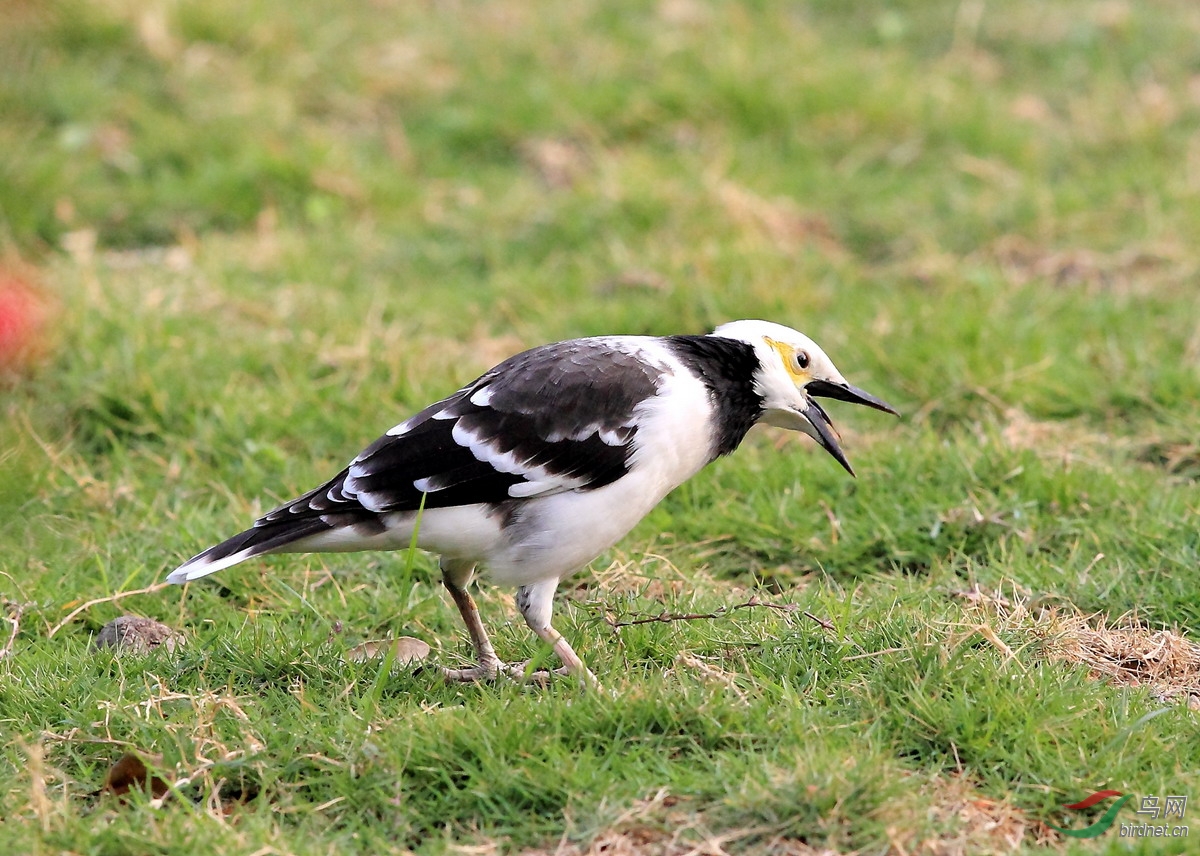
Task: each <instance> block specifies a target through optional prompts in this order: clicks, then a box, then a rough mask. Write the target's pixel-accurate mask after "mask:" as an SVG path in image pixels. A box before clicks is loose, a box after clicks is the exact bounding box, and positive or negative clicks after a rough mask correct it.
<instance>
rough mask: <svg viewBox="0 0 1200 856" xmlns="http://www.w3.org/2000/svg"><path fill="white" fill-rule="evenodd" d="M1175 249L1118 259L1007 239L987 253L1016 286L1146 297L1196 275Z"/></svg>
mask: <svg viewBox="0 0 1200 856" xmlns="http://www.w3.org/2000/svg"><path fill="white" fill-rule="evenodd" d="M1183 255H1184V254H1183V253H1182V252H1181V251H1179V250H1176V249H1175V248H1173V247H1169V246H1164V247H1149V248H1140V247H1130V248H1129V249H1126V250H1122V251H1120V252H1117V253H1102V252H1098V251H1096V250H1091V249H1086V248H1051V247H1043V246H1039V245H1037V244H1035V243H1033V242H1031V241H1029V240H1028V239H1026V238H1021V237H1018V236H1015V235H1006V236H1004V237H1002V238H1000V239H999V240H997V241H996V242H995V243H993V244H992V245H991V247H989V248H988V249H987V250H985V251H984V256H985V257H986V258H987V259H988V260H990V261H991V262H993V263H995V264H997V265H998V266H999V267H1000V271H1001V273H1003V275H1004V276H1005V278H1006V279H1008V280H1009V281H1010V282H1012V283H1013V284H1014V285H1019V286H1024V285H1027V284H1028V283H1031V282H1043V283H1049V284H1050V285H1054V286H1059V287H1062V288H1081V289H1083V290H1084V291H1085V292H1086V293H1088V294H1100V293H1105V292H1107V293H1112V294H1118V295H1146V294H1151V293H1154V292H1156V291H1160V290H1162V289H1164V288H1171V287H1172V286H1175V285H1178V284H1180V283H1183V282H1185V281H1187V280H1189V279H1190V277H1191V276H1192V274H1194V271H1192V270H1191V269H1190V265H1187V264H1184V263H1183V262H1182V261H1181V256H1183Z"/></svg>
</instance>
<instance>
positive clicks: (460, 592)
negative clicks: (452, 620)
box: [441, 559, 505, 682]
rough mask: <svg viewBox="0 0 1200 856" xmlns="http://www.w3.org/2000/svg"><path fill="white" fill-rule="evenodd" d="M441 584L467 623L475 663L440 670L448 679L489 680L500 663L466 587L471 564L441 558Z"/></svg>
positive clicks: (471, 569)
mask: <svg viewBox="0 0 1200 856" xmlns="http://www.w3.org/2000/svg"><path fill="white" fill-rule="evenodd" d="M441 567H442V584H443V585H444V586H446V590H447V591H449V592H450V597H452V598H454V605H455V606H457V607H458V612H459V614H460V615H462V618H463V623H464V624H466V625H467V633H468V634H469V635H470V637H471V645H472V646H474V648H475V663H476V665H474V666H472V667H471V668H469V669H446V668H443V669H442V674H444V675H445V676H446V680H448V681H463V682H470V681H485V680H493V679H495V677H496V675H498V674H499V673H500V670H501V669H503V668H505V665H504V663H502V662H501V661H500V658H499V657H497V656H496V650H495V649H494V648H492V642H491V640H490V639H488V635H487V631H486V630H484V629H483V621H482V620H481V619H480V617H479V607H478V606H476V605H475V598H473V597H471V593H470V592H469V591H467V586H468V585H470V584H471V578H472V577H473V576H475V565H474V564H473V563H469V562H454V561H450V560H447V559H442V561H441Z"/></svg>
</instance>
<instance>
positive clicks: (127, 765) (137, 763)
mask: <svg viewBox="0 0 1200 856" xmlns="http://www.w3.org/2000/svg"><path fill="white" fill-rule="evenodd" d="M147 786H149V790H150V794H151V796H153V797H154V798H155V799H159V798H161V797H163V796H164V795H166V793H167V791H168V790H170V788H168V787H167V783H166V782H164V781H163V780H162V779H160V778H159V777H158V776H153V775H151V774H150V771H149V770H147V769H146V764H145V763H144V762H143V761H142V759H141V758H139V757H138V756H137V755H134V754H133V753H132V752H126V753H125V754H124V755H122V756H121V757H120V758H119V759H118V760H117V763H115V764H113V765H112V767H111V768H110V769H109V771H108V775H107V776H105V777H104V787H102V788H101V789H100V791H101V792H102V793H110V794H114V795H116V796H123V795H125V794H127V793H129V792H130V791H131V790H133V789H134V788H140V789H141V790H143V791H144V790H146V789H147Z"/></svg>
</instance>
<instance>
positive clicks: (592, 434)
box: [257, 339, 669, 526]
mask: <svg viewBox="0 0 1200 856" xmlns="http://www.w3.org/2000/svg"><path fill="white" fill-rule="evenodd" d="M667 371H669V369H668V368H667V367H665V366H662V365H657V364H654V363H652V362H649V361H647V360H646V359H645V357H644V355H640V354H638V353H637V352H636V349H634V348H633V347H631V346H630V345H621V344H618V343H616V342H614V341H610V340H604V339H577V340H573V341H569V342H559V343H556V344H552V345H544V346H542V347H540V348H534V349H533V350H530V351H526V352H524V353H522V354H518V355H516V356H515V357H511V358H509V359H508V360H505V361H504V362H503V363H501V364H500V365H498V366H496V367H495V368H494V369H492V370H491V371H489V372H488V373H487V374H485V375H483V376H482V377H481V378H479V379H478V380H476V381H475V382H473V383H471V384H469V385H467V386H466V387H464V388H463V389H461V390H459V391H458V392H456V393H455V394H454V395H452V396H450V397H449V398H446V399H444V400H442V401H439V402H437V403H436V404H433V405H431V406H429V407H427V408H425V409H424V410H422V411H421V412H420V413H418V414H417V415H415V416H413V417H412V418H411V419H408V420H406V421H405V422H402V423H400V424H399V425H397V426H396V427H395V428H393V429H392V430H391V431H389V432H388V433H387V434H385V435H384V436H383V437H380V438H379V439H378V440H376V441H375V442H374V443H372V444H371V445H370V446H369V447H367V448H366V449H365V450H364V451H363V452H362V454H360V455H359V456H358V457H357V458H355V459H354V460H353V461H352V462H351V464H350V465H349V466H348V467H347V468H346V469H344V470H342V472H341V473H339V474H338V475H337V476H336V477H335V478H333V479H331V480H330V481H328V482H326V483H325V484H323V485H321V486H320V487H318V488H316V489H314V490H311V491H309V492H308V493H306V494H305V495H304V496H301V497H299V498H298V499H295V500H293V501H291V502H289V503H286V504H285V505H282V506H280V507H279V508H277V509H275V510H274V511H272V512H270V513H269V514H267V515H265V516H264V517H262V518H261V519H260V520H259V521H258V524H257V525H259V526H263V525H268V524H272V523H277V522H282V521H283V520H287V519H296V518H301V517H312V516H319V515H326V514H337V513H339V512H350V513H351V514H355V513H356V512H357V513H360V514H361V513H362V512H364V511H365V512H375V513H382V512H390V511H412V510H416V509H417V508H418V507H419V506H420V504H421V497H422V494H424V495H425V497H426V498H425V507H426V508H444V507H448V506H455V505H470V504H474V503H500V502H505V501H507V500H511V499H514V498H520V497H527V496H537V495H541V494H546V493H557V492H561V491H565V490H594V489H595V488H598V487H602V486H604V485H606V484H610V483H611V482H613V481H615V480H617V479H618V478H620V477H621V476H623V475H624V474H625V473H626V472H628V463H629V456H630V454H631V452H632V448H633V442H634V438H635V436H636V435H637V424H636V408H637V405H638V404H639V403H641V402H642V401H645V400H646V399H648V398H651V397H653V396H654V395H655V394H657V392H658V389H659V385H660V382H661V379H662V377H663V375H664V373H665V372H667Z"/></svg>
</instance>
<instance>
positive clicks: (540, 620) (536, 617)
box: [508, 580, 600, 689]
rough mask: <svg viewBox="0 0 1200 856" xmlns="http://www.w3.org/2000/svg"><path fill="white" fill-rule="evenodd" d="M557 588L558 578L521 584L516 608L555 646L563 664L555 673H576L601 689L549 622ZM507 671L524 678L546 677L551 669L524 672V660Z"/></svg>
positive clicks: (526, 621) (592, 685) (530, 627)
mask: <svg viewBox="0 0 1200 856" xmlns="http://www.w3.org/2000/svg"><path fill="white" fill-rule="evenodd" d="M556 588H558V580H543V581H542V582H540V583H534V584H533V585H528V586H521V587H520V588H519V589H517V609H519V610H520V611H521V615H522V616H523V617H524V618H525V623H526V624H528V625H529V629H530V630H532V631H533V632H534V633H536V634H537V635H538V636H539V637H540V638H541V639H542V640H543V641H545V642H546V643H547V644H548V645H550V647H552V648H553V649H554V653H555V654H557V655H558V659H559V660H561V661H562V668H560V669H555V670H554V674H559V675H575V676H576V677H578V678H579V680H580V682H581V683H583V684H584V686H587V687H589V688H591V689H600V682H599V681H598V680H596V676H595V675H593V674H592V673H591V670H589V669H588V667H587V666H585V665H584V664H583V660H581V659H579V655H578V654H576V653H575V650H574V649H573V648H572V647H571V643H569V642H568V641H567V640H566V639H565V638H564V637H563V635H562V634H561V633H559V632H558V631H557V630H555V629H554V628H553V627H552V626H551V625H550V614H551V612H552V610H553V609H554V590H555V589H556ZM508 669H509V672H510V673H511V674H512V675H513V676H514V677H518V678H525V679H526V680H537V681H542V680H547V679H548V678H549V677H550V674H551V673H550V672H534V673H532V674H529V675H526V674H525V664H523V663H522V664H519V665H513V666H509V667H508Z"/></svg>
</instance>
